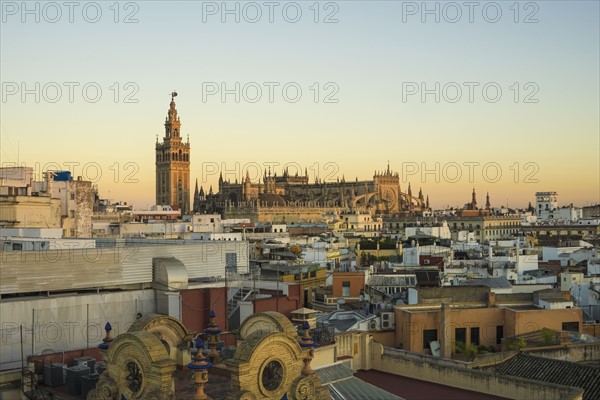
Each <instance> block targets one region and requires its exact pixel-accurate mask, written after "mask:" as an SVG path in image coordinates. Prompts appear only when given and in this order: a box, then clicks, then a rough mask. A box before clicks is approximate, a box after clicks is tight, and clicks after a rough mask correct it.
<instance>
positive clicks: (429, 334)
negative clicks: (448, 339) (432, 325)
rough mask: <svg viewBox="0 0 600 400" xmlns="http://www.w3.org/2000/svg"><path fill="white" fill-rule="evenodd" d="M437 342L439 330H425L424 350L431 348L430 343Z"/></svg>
mask: <svg viewBox="0 0 600 400" xmlns="http://www.w3.org/2000/svg"><path fill="white" fill-rule="evenodd" d="M436 340H437V329H425V330H423V349H428V348H429V343H431V342H435V341H436Z"/></svg>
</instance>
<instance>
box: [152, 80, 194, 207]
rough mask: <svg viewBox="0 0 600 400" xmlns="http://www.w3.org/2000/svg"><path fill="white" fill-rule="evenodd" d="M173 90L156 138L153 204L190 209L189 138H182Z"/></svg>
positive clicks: (175, 94)
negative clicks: (160, 133)
mask: <svg viewBox="0 0 600 400" xmlns="http://www.w3.org/2000/svg"><path fill="white" fill-rule="evenodd" d="M175 96H177V93H176V92H173V93H172V94H171V104H170V106H169V111H168V112H167V118H166V119H165V136H164V137H163V141H162V143H159V141H158V137H157V138H156V204H157V205H170V206H171V207H172V208H173V209H174V210H181V212H182V213H188V212H190V139H189V136H188V139H187V141H186V142H185V143H184V142H183V141H182V140H181V121H180V119H179V116H178V115H177V108H175Z"/></svg>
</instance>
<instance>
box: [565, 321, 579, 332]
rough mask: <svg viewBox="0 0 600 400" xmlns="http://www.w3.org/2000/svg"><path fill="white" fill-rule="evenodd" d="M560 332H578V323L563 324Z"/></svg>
mask: <svg viewBox="0 0 600 400" xmlns="http://www.w3.org/2000/svg"><path fill="white" fill-rule="evenodd" d="M562 330H563V331H569V332H579V322H563V323H562Z"/></svg>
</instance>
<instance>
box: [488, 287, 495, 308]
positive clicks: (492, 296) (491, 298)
mask: <svg viewBox="0 0 600 400" xmlns="http://www.w3.org/2000/svg"><path fill="white" fill-rule="evenodd" d="M488 307H496V293H494V292H492V291H490V292H489V293H488Z"/></svg>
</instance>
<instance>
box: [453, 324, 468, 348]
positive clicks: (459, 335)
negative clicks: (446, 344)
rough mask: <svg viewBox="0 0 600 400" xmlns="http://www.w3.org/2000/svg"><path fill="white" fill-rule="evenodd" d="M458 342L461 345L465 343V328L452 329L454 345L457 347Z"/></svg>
mask: <svg viewBox="0 0 600 400" xmlns="http://www.w3.org/2000/svg"><path fill="white" fill-rule="evenodd" d="M458 343H462V344H463V345H464V344H465V343H467V328H456V329H455V330H454V345H455V346H456V347H459V346H458Z"/></svg>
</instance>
